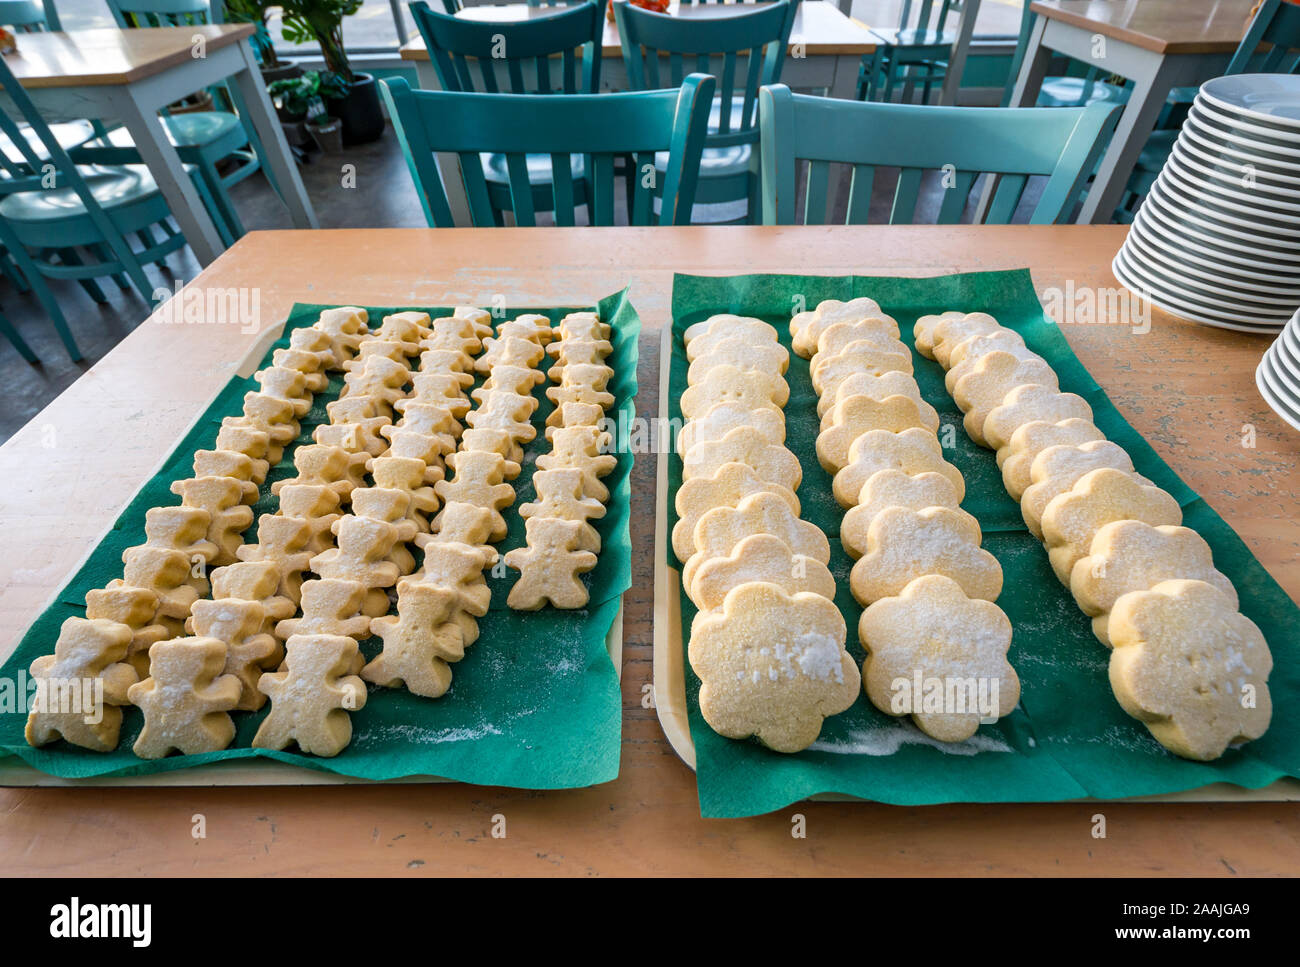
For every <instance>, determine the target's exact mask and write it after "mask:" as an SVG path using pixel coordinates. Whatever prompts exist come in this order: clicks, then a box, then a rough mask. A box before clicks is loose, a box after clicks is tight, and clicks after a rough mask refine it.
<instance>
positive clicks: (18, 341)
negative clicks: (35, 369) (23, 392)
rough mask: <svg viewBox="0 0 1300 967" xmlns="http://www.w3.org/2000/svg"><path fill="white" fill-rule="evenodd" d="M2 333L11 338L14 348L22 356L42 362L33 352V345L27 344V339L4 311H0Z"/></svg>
mask: <svg viewBox="0 0 1300 967" xmlns="http://www.w3.org/2000/svg"><path fill="white" fill-rule="evenodd" d="M0 335H3V336H4V337H5V338H6V339H8V340H9V342H10V344H11V345H12V346H13V347H14V349H16V350H18V355H20V356H22V357H23V359H25V360H27V361H28V362H29V363H33V364H37V363H40V359H39V358H38V357H37V355H36V353H34V352H32V347H31V346H29V345H27V342H26V340H24V339H23V337H22V336H21V335H19V334H18V330H17V329H15V328H14V325H13V323H12V322H10V321H9V320H8V319H7V318H6V317H5V314H4V313H3V312H0Z"/></svg>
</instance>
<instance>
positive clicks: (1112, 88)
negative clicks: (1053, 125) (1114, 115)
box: [1002, 0, 1129, 107]
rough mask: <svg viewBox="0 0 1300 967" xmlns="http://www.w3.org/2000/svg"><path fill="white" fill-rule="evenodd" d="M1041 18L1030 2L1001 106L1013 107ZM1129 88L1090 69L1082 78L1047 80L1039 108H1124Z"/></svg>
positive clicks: (1040, 93)
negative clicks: (1104, 105) (1031, 38)
mask: <svg viewBox="0 0 1300 967" xmlns="http://www.w3.org/2000/svg"><path fill="white" fill-rule="evenodd" d="M1037 20H1038V14H1036V13H1034V11H1033V10H1032V9H1030V5H1029V3H1028V0H1026V3H1025V9H1024V12H1023V13H1022V14H1021V16H1020V33H1019V35H1018V36H1017V37H1016V52H1015V54H1014V55H1012V58H1011V71H1010V74H1009V75H1008V76H1007V86H1006V88H1005V89H1004V90H1003V92H1002V106H1003V107H1007V106H1008V105H1010V104H1011V96H1012V94H1013V93H1014V92H1015V88H1016V78H1018V77H1019V76H1020V67H1021V65H1022V64H1024V62H1025V53H1026V52H1027V51H1028V49H1029V36H1030V34H1032V33H1033V31H1034V24H1035V22H1036V21H1037ZM1128 97H1129V90H1128V87H1127V86H1125V85H1122V84H1112V83H1111V82H1110V81H1108V80H1106V78H1105V76H1104V75H1103V73H1102V71H1100V70H1098V69H1097V68H1096V67H1092V66H1089V67H1088V68H1087V69H1086V70H1085V71H1084V72H1083V74H1082V75H1081V76H1079V77H1073V76H1053V77H1044V78H1043V86H1042V88H1041V89H1040V90H1039V92H1038V100H1037V102H1036V103H1037V104H1038V106H1039V107H1083V106H1084V105H1085V104H1091V103H1092V102H1093V101H1110V102H1112V103H1114V104H1123V103H1124V102H1126V101H1127V100H1128Z"/></svg>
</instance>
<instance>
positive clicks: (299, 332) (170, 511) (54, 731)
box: [26, 309, 366, 752]
mask: <svg viewBox="0 0 1300 967" xmlns="http://www.w3.org/2000/svg"><path fill="white" fill-rule="evenodd" d="M365 321H366V320H365V316H364V313H361V314H360V317H359V318H358V310H352V309H342V310H326V311H324V312H322V313H321V315H320V318H319V319H318V320H317V322H316V323H315V324H314V325H313V326H310V327H304V328H300V329H296V330H294V331H293V332H292V333H291V334H290V341H289V346H288V347H287V348H282V349H278V350H276V351H275V353H274V354H273V357H272V366H270V367H268V368H267V369H265V370H262V371H261V372H259V373H258V374H257V376H256V378H257V380H258V383H259V385H260V387H261V389H260V390H259V391H256V392H250V393H248V394H246V395H245V397H244V401H243V412H242V414H241V415H240V416H237V417H236V416H230V417H226V418H224V419H223V420H222V423H221V428H220V430H219V431H218V434H217V439H216V445H215V448H214V449H212V450H200V451H198V452H196V453H195V455H194V476H193V477H192V478H189V479H186V480H180V481H177V482H176V483H174V484H173V485H172V490H173V492H174V493H176V494H178V495H179V496H180V497H181V501H182V502H181V506H180V507H167V508H153V509H151V510H149V511H148V512H147V513H146V523H145V533H146V542H145V544H144V545H141V546H139V547H135V548H129V549H128V550H127V551H126V552H124V554H123V562H124V565H125V566H124V570H123V577H122V578H121V579H118V580H115V581H112V582H110V583H109V585H108V586H107V587H105V588H103V589H99V590H95V591H91V592H90V593H88V594H87V596H86V617H85V618H69V619H68V620H67V621H65V622H64V623H63V625H62V627H61V628H60V633H59V637H58V639H57V641H56V642H55V646H54V653H53V654H52V655H47V656H44V657H41V658H38V659H36V661H35V662H33V664H32V667H31V672H32V676H33V678H34V679H35V680H36V681H37V682H38V698H37V702H36V707H35V708H34V709H33V711H32V713H31V714H30V716H29V717H28V721H27V729H26V736H27V741H28V742H29V743H30V744H32V745H34V746H39V745H45V744H47V743H49V742H52V741H54V740H56V739H58V738H64V739H66V740H67V741H69V742H71V743H73V744H75V745H79V746H82V747H84V748H88V749H91V750H94V751H101V752H107V751H111V750H112V749H114V748H116V746H117V742H118V738H119V735H120V732H121V723H122V712H121V706H123V705H126V704H128V702H129V696H128V689H129V688H130V687H131V686H134V685H136V684H138V683H139V682H140V681H141V680H142V679H144V678H146V677H147V676H148V674H149V671H150V667H151V658H150V654H151V649H152V647H153V646H154V645H156V644H157V643H159V642H163V641H166V640H168V639H172V638H175V637H177V636H180V635H182V634H183V633H184V626H185V622H186V619H187V618H188V617H189V615H190V611H191V608H192V606H193V605H194V603H195V602H196V601H197V600H198V599H199V597H200V595H201V594H204V593H206V592H207V591H209V590H210V587H209V582H208V577H207V568H208V566H210V565H222V564H229V563H232V562H234V561H235V560H236V557H235V552H236V550H237V549H238V547H239V545H240V543H241V541H242V533H243V531H244V530H246V529H247V528H248V526H249V525H250V524H251V523H252V520H253V512H252V509H251V508H250V506H249V505H250V504H252V503H254V502H255V501H256V500H257V498H258V494H259V487H260V485H261V484H262V482H263V481H264V480H265V479H266V475H267V473H268V472H269V470H270V467H271V465H272V464H273V463H277V462H279V460H280V458H281V457H282V455H283V450H284V447H286V446H287V445H289V444H290V443H291V442H292V441H293V440H294V439H296V437H297V435H298V433H299V430H300V427H299V424H298V417H299V416H300V415H301V414H302V413H304V412H306V409H307V408H308V407H309V406H310V402H311V396H312V394H314V393H318V392H321V391H322V390H324V389H325V388H326V386H327V385H328V378H329V377H328V372H329V371H330V370H334V369H338V368H341V366H342V364H343V363H344V361H346V360H347V359H348V358H350V353H351V346H352V345H353V338H354V335H355V333H356V332H357V331H358V330H359V329H360V328H364V324H365ZM214 577H215V575H214ZM223 664H224V663H223ZM88 680H89V681H95V682H96V683H97V687H99V688H101V689H102V694H103V700H102V705H103V713H102V715H100V716H99V717H98V721H95V722H88V721H85V718H86V716H83V715H82V714H81V712H80V711H79V710H65V709H61V708H58V707H56V706H55V703H53V702H52V701H50V697H49V695H46V696H45V698H44V699H42V698H41V690H42V688H43V687H44V690H45V691H47V692H48V691H50V690H51V686H52V685H54V684H55V683H58V682H69V681H78V682H82V681H88ZM40 683H44V686H42V684H40Z"/></svg>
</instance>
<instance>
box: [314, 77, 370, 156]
mask: <svg viewBox="0 0 1300 967" xmlns="http://www.w3.org/2000/svg"><path fill="white" fill-rule="evenodd" d="M353 77H354V79H353V81H352V89H351V90H350V91H348V95H347V97H342V98H338V99H337V100H335V99H334V98H327V99H326V101H325V110H326V111H327V112H328V113H329V115H330V116H331V117H336V118H338V119H339V120H340V121H342V122H343V143H344V144H369V143H370V142H371V141H378V140H379V138H380V136H381V135H383V133H384V112H383V111H382V110H380V107H379V84H378V83H377V82H376V81H375V78H374V77H373V75H370V74H355V75H353Z"/></svg>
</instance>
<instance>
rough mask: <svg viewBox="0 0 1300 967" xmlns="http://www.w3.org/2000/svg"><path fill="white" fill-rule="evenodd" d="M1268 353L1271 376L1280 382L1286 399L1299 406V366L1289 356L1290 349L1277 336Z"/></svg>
mask: <svg viewBox="0 0 1300 967" xmlns="http://www.w3.org/2000/svg"><path fill="white" fill-rule="evenodd" d="M1268 352H1269V353H1270V354H1271V355H1272V357H1273V363H1272V367H1273V375H1274V376H1275V377H1277V378H1278V379H1280V380H1281V381H1282V384H1283V385H1284V386H1285V388H1286V391H1287V395H1288V397H1289V398H1290V399H1292V400H1294V401H1296V403H1297V405H1300V366H1298V365H1297V363H1296V361H1295V359H1294V358H1293V357H1292V356H1291V355H1290V352H1291V350H1290V347H1289V346H1287V345H1286V343H1285V342H1284V341H1283V339H1282V337H1281V336H1279V337H1278V338H1277V339H1274V340H1273V345H1271V346H1269V347H1268Z"/></svg>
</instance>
